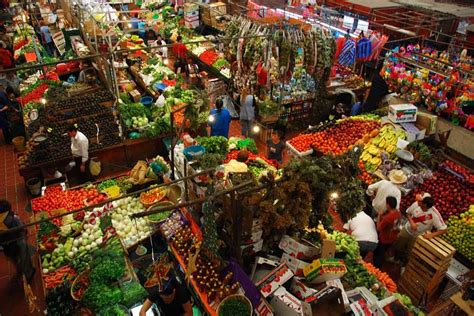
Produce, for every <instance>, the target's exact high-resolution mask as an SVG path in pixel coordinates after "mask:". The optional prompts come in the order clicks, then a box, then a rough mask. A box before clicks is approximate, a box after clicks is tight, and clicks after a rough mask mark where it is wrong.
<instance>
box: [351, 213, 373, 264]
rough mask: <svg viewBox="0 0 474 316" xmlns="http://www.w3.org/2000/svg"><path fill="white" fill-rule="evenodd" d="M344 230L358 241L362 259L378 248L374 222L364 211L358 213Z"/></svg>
mask: <svg viewBox="0 0 474 316" xmlns="http://www.w3.org/2000/svg"><path fill="white" fill-rule="evenodd" d="M343 228H344V229H345V230H347V231H349V232H350V234H351V235H352V237H354V238H355V240H357V243H358V244H359V248H360V255H361V256H362V258H364V257H365V256H366V255H367V254H368V253H369V252H373V251H374V250H375V248H376V247H377V243H378V241H379V239H378V236H377V229H376V227H375V223H374V220H373V219H372V218H371V217H370V216H369V215H367V214H366V213H365V212H364V211H360V212H359V213H357V215H356V216H355V217H353V218H351V219H350V220H349V221H348V222H347V223H345V224H344V226H343Z"/></svg>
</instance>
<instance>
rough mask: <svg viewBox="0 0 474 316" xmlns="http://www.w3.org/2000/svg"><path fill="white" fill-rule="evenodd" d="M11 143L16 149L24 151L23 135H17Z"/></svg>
mask: <svg viewBox="0 0 474 316" xmlns="http://www.w3.org/2000/svg"><path fill="white" fill-rule="evenodd" d="M12 142H13V145H14V146H15V150H16V151H24V150H25V137H23V136H17V137H15V138H13V139H12Z"/></svg>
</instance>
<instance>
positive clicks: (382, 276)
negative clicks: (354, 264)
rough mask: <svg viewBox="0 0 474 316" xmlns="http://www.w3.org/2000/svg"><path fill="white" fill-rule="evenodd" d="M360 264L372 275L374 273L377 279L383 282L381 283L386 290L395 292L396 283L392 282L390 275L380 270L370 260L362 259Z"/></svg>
mask: <svg viewBox="0 0 474 316" xmlns="http://www.w3.org/2000/svg"><path fill="white" fill-rule="evenodd" d="M362 264H363V265H364V267H365V268H366V269H367V271H369V273H372V274H373V275H375V276H376V277H377V280H379V281H380V282H381V283H383V285H384V286H385V288H386V289H387V290H389V291H390V292H392V293H395V292H397V284H395V282H393V280H392V279H391V278H390V276H389V275H388V274H387V273H385V272H382V271H380V270H379V269H377V268H376V267H375V266H374V265H373V264H371V263H370V262H365V261H363V262H362Z"/></svg>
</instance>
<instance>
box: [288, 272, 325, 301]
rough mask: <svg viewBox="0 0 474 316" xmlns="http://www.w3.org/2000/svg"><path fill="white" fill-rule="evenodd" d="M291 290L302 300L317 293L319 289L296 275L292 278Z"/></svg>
mask: <svg viewBox="0 0 474 316" xmlns="http://www.w3.org/2000/svg"><path fill="white" fill-rule="evenodd" d="M290 292H291V293H292V294H293V295H295V296H296V297H297V298H299V299H300V300H305V299H306V298H307V297H310V296H312V295H316V294H317V293H318V292H319V290H317V289H314V288H312V287H309V286H307V285H306V284H304V283H303V281H302V279H300V278H298V277H294V278H293V279H292V280H291V286H290Z"/></svg>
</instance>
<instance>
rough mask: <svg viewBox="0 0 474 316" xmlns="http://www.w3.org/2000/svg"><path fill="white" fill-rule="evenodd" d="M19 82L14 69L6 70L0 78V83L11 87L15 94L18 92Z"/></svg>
mask: <svg viewBox="0 0 474 316" xmlns="http://www.w3.org/2000/svg"><path fill="white" fill-rule="evenodd" d="M20 82H21V80H20V78H18V76H17V75H16V74H15V72H14V71H9V72H7V73H6V74H5V75H4V76H3V78H2V79H0V83H2V84H3V86H4V87H5V88H6V89H7V88H12V89H13V91H14V92H15V95H16V96H18V95H19V94H20Z"/></svg>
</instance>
